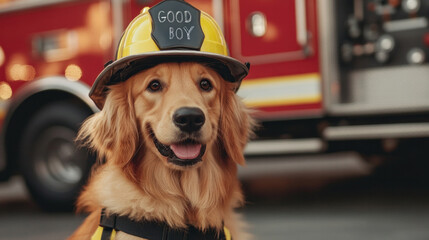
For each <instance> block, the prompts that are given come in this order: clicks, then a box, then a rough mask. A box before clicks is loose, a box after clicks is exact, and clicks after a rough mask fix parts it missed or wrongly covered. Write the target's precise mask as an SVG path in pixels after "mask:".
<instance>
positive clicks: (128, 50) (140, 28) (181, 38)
mask: <svg viewBox="0 0 429 240" xmlns="http://www.w3.org/2000/svg"><path fill="white" fill-rule="evenodd" d="M181 61H196V62H205V63H209V65H210V66H211V67H213V68H214V69H215V70H216V71H217V72H218V73H219V74H220V75H221V76H222V77H223V78H224V79H225V80H226V81H229V82H233V83H236V87H235V91H236V90H238V87H239V86H240V83H241V80H242V79H243V78H244V77H245V76H247V74H248V71H249V64H247V63H246V64H243V63H241V62H240V61H238V60H236V59H234V58H231V57H229V56H228V48H227V46H226V42H225V38H224V36H223V34H222V31H221V30H220V28H219V26H218V25H217V23H216V22H215V21H214V19H213V18H212V17H211V16H210V15H208V14H207V13H205V12H202V11H200V10H198V9H196V8H194V7H193V6H192V5H190V4H188V3H186V2H184V1H182V0H165V1H163V2H161V3H159V4H157V5H155V6H153V7H152V8H150V9H149V8H145V9H143V10H142V12H141V13H140V15H138V16H137V17H136V18H135V19H134V20H133V21H131V23H130V24H129V25H128V27H127V29H126V30H125V32H124V34H123V36H122V38H121V40H120V43H119V46H118V49H117V54H116V59H115V61H113V62H112V63H110V64H109V65H107V66H106V67H105V68H104V70H103V71H102V72H101V73H100V75H99V76H98V77H97V79H96V80H95V82H94V84H93V86H92V89H91V91H90V93H89V95H90V97H91V99H92V100H93V101H94V102H95V104H96V105H97V106H98V107H99V108H100V109H101V108H103V105H104V101H105V97H106V93H107V88H108V86H109V85H113V84H115V83H118V82H121V81H125V80H126V79H128V78H129V77H130V76H132V75H133V74H136V73H137V72H140V71H142V70H144V69H147V68H150V67H153V66H155V65H157V64H159V63H162V62H181Z"/></svg>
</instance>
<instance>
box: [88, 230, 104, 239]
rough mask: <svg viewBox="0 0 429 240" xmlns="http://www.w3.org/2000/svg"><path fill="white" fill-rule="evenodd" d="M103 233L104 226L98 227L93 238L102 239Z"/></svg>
mask: <svg viewBox="0 0 429 240" xmlns="http://www.w3.org/2000/svg"><path fill="white" fill-rule="evenodd" d="M101 234H103V227H98V228H97V230H96V231H95V233H94V235H92V237H91V240H100V239H101Z"/></svg>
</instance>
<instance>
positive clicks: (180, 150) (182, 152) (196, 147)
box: [170, 144, 201, 159]
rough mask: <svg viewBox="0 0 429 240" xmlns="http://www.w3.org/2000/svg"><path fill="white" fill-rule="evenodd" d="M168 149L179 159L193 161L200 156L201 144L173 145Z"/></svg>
mask: <svg viewBox="0 0 429 240" xmlns="http://www.w3.org/2000/svg"><path fill="white" fill-rule="evenodd" d="M170 148H171V150H173V152H174V154H176V157H178V158H180V159H194V158H196V157H198V155H199V154H200V150H201V144H177V145H176V144H173V145H171V146H170Z"/></svg>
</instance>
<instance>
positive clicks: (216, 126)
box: [70, 62, 253, 240]
mask: <svg viewBox="0 0 429 240" xmlns="http://www.w3.org/2000/svg"><path fill="white" fill-rule="evenodd" d="M235 84H236V83H231V82H228V81H225V80H224V79H222V77H221V75H220V74H218V72H217V71H215V70H214V69H212V68H210V67H208V66H206V65H204V64H200V63H194V62H173V63H161V64H159V65H156V66H154V67H152V68H149V69H146V70H143V71H141V72H139V73H137V74H135V75H133V76H131V77H130V78H129V79H128V80H126V81H124V82H120V83H118V84H115V85H112V86H110V87H109V92H108V94H107V97H106V102H105V105H104V108H103V109H102V111H100V112H98V113H96V114H94V115H93V116H92V117H90V118H89V119H88V120H86V121H85V122H84V124H83V125H82V127H81V130H80V132H79V135H78V140H81V141H83V142H84V144H86V145H87V146H89V147H90V148H92V149H94V150H95V151H96V152H97V153H98V155H99V156H100V157H101V158H102V159H104V163H103V164H100V166H98V167H97V168H96V169H95V170H94V171H93V173H92V176H91V178H90V180H89V183H88V185H87V186H86V188H85V190H84V191H83V192H82V194H81V195H80V197H79V199H78V203H77V208H78V210H83V211H87V212H90V215H89V216H88V217H87V218H86V220H85V221H84V222H83V224H82V225H81V226H80V227H79V228H78V229H77V230H76V231H75V232H74V234H73V235H72V236H71V237H70V239H90V238H91V236H92V235H93V234H94V232H95V231H96V229H97V227H98V225H99V221H100V212H101V210H102V209H105V211H106V212H107V213H115V214H119V215H124V216H128V217H129V218H131V219H133V220H135V221H139V220H143V219H144V220H155V221H160V222H165V223H167V224H168V225H169V226H170V227H173V228H186V227H187V226H189V225H191V226H195V227H196V228H198V229H201V230H204V229H208V228H215V229H217V230H219V231H220V229H223V226H225V227H227V228H228V229H229V230H230V232H231V235H232V238H233V239H234V240H243V239H249V235H248V234H247V233H245V231H244V230H243V225H244V224H243V222H242V221H241V220H240V217H239V215H238V214H236V213H235V212H234V208H236V207H239V206H241V205H242V204H243V201H244V200H243V195H242V192H241V187H240V183H239V181H238V180H237V164H240V165H244V164H245V159H244V157H243V149H244V147H245V145H246V143H247V141H248V138H249V135H250V134H251V128H252V125H253V120H252V119H251V118H250V117H249V114H248V110H247V109H246V108H245V106H244V104H243V103H242V102H241V100H240V99H239V98H238V97H237V95H236V94H235V91H234V89H235V88H236V87H237V86H236V85H235ZM116 239H117V240H124V239H140V238H136V237H134V236H131V235H128V234H126V233H124V232H118V233H117V234H116Z"/></svg>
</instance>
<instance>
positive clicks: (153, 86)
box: [147, 80, 162, 92]
mask: <svg viewBox="0 0 429 240" xmlns="http://www.w3.org/2000/svg"><path fill="white" fill-rule="evenodd" d="M161 88H162V86H161V83H160V82H159V80H153V81H152V82H150V83H149V86H148V87H147V89H148V90H149V91H151V92H157V91H160V90H161Z"/></svg>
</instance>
